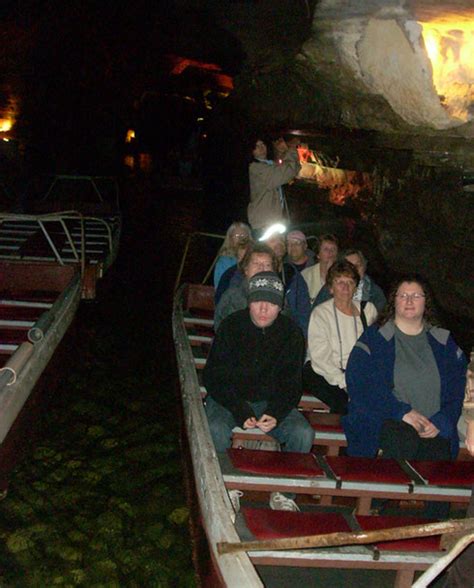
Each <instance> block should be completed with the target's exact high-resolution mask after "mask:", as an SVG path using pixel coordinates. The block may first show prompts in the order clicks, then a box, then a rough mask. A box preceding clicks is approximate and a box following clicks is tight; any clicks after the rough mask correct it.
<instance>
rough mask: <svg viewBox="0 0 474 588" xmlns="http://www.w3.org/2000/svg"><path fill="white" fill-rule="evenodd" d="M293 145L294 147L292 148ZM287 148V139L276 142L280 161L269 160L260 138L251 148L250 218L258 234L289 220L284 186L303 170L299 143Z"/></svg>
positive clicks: (277, 155) (251, 224) (277, 157)
mask: <svg viewBox="0 0 474 588" xmlns="http://www.w3.org/2000/svg"><path fill="white" fill-rule="evenodd" d="M293 143H294V145H293ZM293 143H291V145H287V143H286V142H285V141H284V139H278V140H277V141H275V143H274V150H275V155H276V159H277V161H272V160H271V159H267V146H266V145H265V143H264V142H263V141H262V140H261V139H258V140H257V141H256V142H255V143H254V144H253V146H252V161H251V163H250V165H249V182H250V203H249V205H248V208H247V216H248V220H249V223H250V226H251V227H252V229H253V230H254V232H256V233H259V234H260V233H261V232H262V231H263V230H264V229H265V228H266V227H269V226H270V225H273V224H275V223H281V222H284V221H285V220H287V219H288V216H289V214H288V206H287V204H286V199H285V195H284V194H283V188H282V186H283V185H284V184H287V183H288V182H290V181H291V180H292V179H293V178H294V177H295V176H296V174H297V173H298V172H299V171H300V169H301V165H300V162H299V160H298V152H297V151H296V143H297V141H296V140H293Z"/></svg>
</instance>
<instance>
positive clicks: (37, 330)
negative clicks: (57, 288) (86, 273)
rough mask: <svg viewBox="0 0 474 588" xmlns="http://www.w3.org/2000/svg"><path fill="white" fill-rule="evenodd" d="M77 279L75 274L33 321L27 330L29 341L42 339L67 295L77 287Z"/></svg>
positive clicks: (70, 294) (34, 341)
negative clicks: (47, 308)
mask: <svg viewBox="0 0 474 588" xmlns="http://www.w3.org/2000/svg"><path fill="white" fill-rule="evenodd" d="M78 281H79V275H78V274H76V275H75V276H74V277H73V278H72V280H71V281H70V283H69V284H68V286H67V287H66V288H65V289H64V290H63V291H62V292H61V294H60V295H59V296H58V298H57V299H56V300H55V301H54V303H53V306H52V307H51V308H50V309H49V310H47V311H45V312H43V313H42V315H41V316H40V317H39V319H38V320H37V321H36V322H35V324H34V325H33V326H32V327H31V329H30V330H29V331H28V339H29V340H30V341H31V343H38V342H39V341H42V340H43V339H44V336H45V335H46V333H47V332H48V330H49V328H50V327H51V325H52V324H53V323H54V321H55V320H56V316H57V314H58V312H59V311H61V309H62V308H63V305H64V301H65V300H67V298H68V297H69V296H72V295H73V294H74V292H75V290H76V288H77V282H78Z"/></svg>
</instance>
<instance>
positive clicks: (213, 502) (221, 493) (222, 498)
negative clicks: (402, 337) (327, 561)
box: [172, 284, 263, 588]
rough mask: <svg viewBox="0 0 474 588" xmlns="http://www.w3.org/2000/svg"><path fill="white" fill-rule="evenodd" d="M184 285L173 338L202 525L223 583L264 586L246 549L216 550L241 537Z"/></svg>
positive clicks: (254, 587) (176, 301)
mask: <svg viewBox="0 0 474 588" xmlns="http://www.w3.org/2000/svg"><path fill="white" fill-rule="evenodd" d="M186 287H187V285H186V284H183V285H182V286H181V287H180V288H179V289H178V290H177V292H176V294H175V297H174V300H173V319H172V323H173V338H174V342H175V347H176V356H177V364H178V371H179V379H180V385H181V398H182V406H183V413H184V420H185V427H186V435H187V437H188V441H189V448H190V454H191V460H192V463H193V470H194V479H195V487H196V493H197V497H198V501H199V507H200V512H201V516H202V519H203V527H204V530H205V532H206V536H207V539H208V544H209V548H210V551H211V557H212V559H213V561H214V562H215V564H216V566H217V569H218V572H219V574H220V576H221V579H222V581H223V583H224V585H226V586H239V587H242V588H244V587H249V588H258V587H262V586H263V584H262V581H261V580H260V578H259V576H258V574H257V571H256V570H255V567H254V565H253V564H252V562H251V561H250V558H249V556H248V555H247V554H246V553H240V554H232V555H220V554H219V553H218V552H217V543H220V542H223V541H229V542H235V541H240V538H239V536H238V534H237V532H236V530H235V527H234V523H233V521H232V519H231V513H232V512H233V510H232V505H231V503H230V500H229V497H228V495H227V491H226V490H225V485H224V480H223V477H222V473H221V469H220V465H219V461H218V459H217V455H216V452H215V449H214V444H213V442H212V439H211V434H210V431H209V425H208V422H207V417H206V414H205V411H204V406H203V403H202V399H201V393H200V385H199V381H198V378H197V374H196V370H195V367H194V360H193V354H192V351H191V346H190V344H189V341H188V337H187V333H186V329H185V326H184V313H183V299H184V293H185V291H186Z"/></svg>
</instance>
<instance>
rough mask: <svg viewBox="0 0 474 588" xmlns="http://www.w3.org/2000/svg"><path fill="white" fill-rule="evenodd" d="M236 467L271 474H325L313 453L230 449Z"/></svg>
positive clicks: (245, 470) (250, 471)
mask: <svg viewBox="0 0 474 588" xmlns="http://www.w3.org/2000/svg"><path fill="white" fill-rule="evenodd" d="M227 453H228V455H229V457H230V459H231V461H232V465H233V466H234V468H236V469H238V470H241V471H243V472H249V473H251V474H267V475H271V476H292V477H294V476H300V477H301V476H303V477H314V476H324V471H323V470H322V469H321V468H320V467H319V465H318V463H317V462H316V459H315V457H314V455H313V454H312V453H291V452H281V451H258V450H252V449H228V450H227Z"/></svg>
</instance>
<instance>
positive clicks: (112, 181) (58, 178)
mask: <svg viewBox="0 0 474 588" xmlns="http://www.w3.org/2000/svg"><path fill="white" fill-rule="evenodd" d="M66 182H75V183H77V182H84V183H88V184H89V185H90V186H91V188H92V192H93V194H94V195H95V196H96V197H97V200H98V202H100V203H101V204H104V203H105V202H106V201H107V200H108V201H109V203H110V204H111V205H112V206H113V207H114V208H115V210H117V212H119V211H120V203H119V189H118V184H117V178H116V177H115V176H89V175H67V174H57V175H55V176H53V177H52V179H51V183H50V184H49V186H48V189H47V190H46V192H45V194H44V196H42V197H41V198H40V202H44V201H45V200H48V198H50V196H51V195H52V194H54V191H55V189H57V188H58V186H59V185H60V184H61V183H66ZM104 182H105V183H107V184H109V185H111V186H112V190H111V191H110V194H111V196H110V197H109V198H107V197H106V196H105V195H104V192H103V190H101V189H100V183H104Z"/></svg>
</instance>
